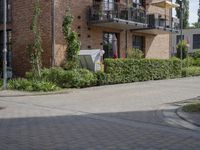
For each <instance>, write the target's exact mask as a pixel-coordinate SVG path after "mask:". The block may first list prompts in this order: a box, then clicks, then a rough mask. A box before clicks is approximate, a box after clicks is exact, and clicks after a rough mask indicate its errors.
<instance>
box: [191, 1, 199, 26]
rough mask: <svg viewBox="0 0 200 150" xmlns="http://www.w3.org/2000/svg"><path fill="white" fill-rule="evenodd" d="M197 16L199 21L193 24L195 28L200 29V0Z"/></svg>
mask: <svg viewBox="0 0 200 150" xmlns="http://www.w3.org/2000/svg"><path fill="white" fill-rule="evenodd" d="M197 15H198V21H197V22H195V23H193V24H192V25H193V27H194V28H200V0H199V9H198V13H197Z"/></svg>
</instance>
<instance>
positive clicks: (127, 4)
mask: <svg viewBox="0 0 200 150" xmlns="http://www.w3.org/2000/svg"><path fill="white" fill-rule="evenodd" d="M128 6H129V1H128V0H126V7H127V8H128ZM128 18H129V10H128ZM125 32H126V33H125V34H126V35H125V36H126V37H125V42H126V48H125V49H126V54H125V58H127V56H128V30H127V29H126V31H125Z"/></svg>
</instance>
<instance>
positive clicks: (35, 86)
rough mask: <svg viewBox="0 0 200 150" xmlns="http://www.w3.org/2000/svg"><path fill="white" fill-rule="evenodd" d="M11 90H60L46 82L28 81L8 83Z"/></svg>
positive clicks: (11, 81)
mask: <svg viewBox="0 0 200 150" xmlns="http://www.w3.org/2000/svg"><path fill="white" fill-rule="evenodd" d="M8 87H9V89H13V90H22V91H44V92H48V91H56V90H59V89H60V88H59V87H57V86H56V85H55V84H53V83H51V82H46V81H37V80H27V79H13V80H9V82H8Z"/></svg>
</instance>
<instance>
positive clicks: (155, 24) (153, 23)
mask: <svg viewBox="0 0 200 150" xmlns="http://www.w3.org/2000/svg"><path fill="white" fill-rule="evenodd" d="M147 24H148V27H149V28H164V29H171V30H178V29H179V20H178V19H176V18H173V17H172V18H171V17H170V19H169V18H168V19H166V18H165V17H163V16H162V15H160V14H157V13H154V14H148V15H147Z"/></svg>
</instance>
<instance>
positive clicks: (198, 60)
mask: <svg viewBox="0 0 200 150" xmlns="http://www.w3.org/2000/svg"><path fill="white" fill-rule="evenodd" d="M193 65H194V66H198V67H200V58H196V59H194V61H193Z"/></svg>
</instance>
